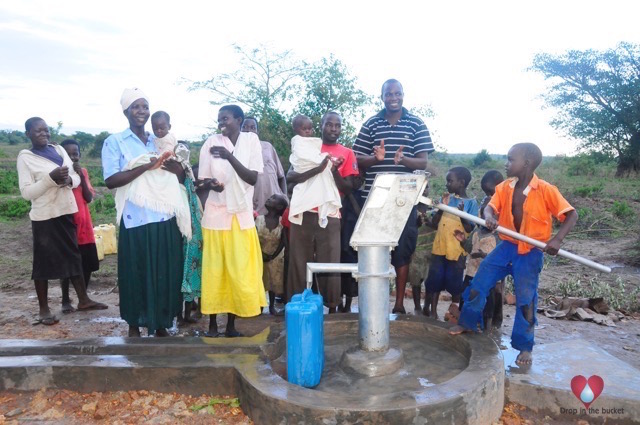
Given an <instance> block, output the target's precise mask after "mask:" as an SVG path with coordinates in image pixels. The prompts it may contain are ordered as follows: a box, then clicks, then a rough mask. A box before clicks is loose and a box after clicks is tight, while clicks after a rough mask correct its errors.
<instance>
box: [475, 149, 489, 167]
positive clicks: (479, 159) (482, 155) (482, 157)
mask: <svg viewBox="0 0 640 425" xmlns="http://www.w3.org/2000/svg"><path fill="white" fill-rule="evenodd" d="M487 162H491V155H489V152H488V151H487V150H486V149H482V150H481V151H480V152H478V154H477V155H476V156H475V157H474V158H473V165H474V166H476V167H479V166H481V165H482V164H486V163H487Z"/></svg>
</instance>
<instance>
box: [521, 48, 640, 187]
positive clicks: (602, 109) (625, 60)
mask: <svg viewBox="0 0 640 425" xmlns="http://www.w3.org/2000/svg"><path fill="white" fill-rule="evenodd" d="M530 69H531V70H533V71H536V72H539V73H541V74H542V75H543V76H544V77H545V79H546V80H549V81H550V82H551V84H550V87H549V88H548V91H547V93H545V94H544V95H543V98H544V100H545V102H546V103H547V105H549V106H551V107H553V108H556V109H557V111H558V113H557V115H556V117H555V118H554V119H553V120H552V121H551V125H552V126H554V127H555V128H556V129H558V130H560V131H562V132H563V133H565V134H566V135H568V136H570V137H573V138H575V139H577V140H579V141H580V148H581V149H582V150H585V151H592V152H601V153H603V154H608V155H613V156H614V157H615V158H616V160H617V164H618V168H617V172H616V176H618V177H622V176H625V175H629V173H630V172H632V171H633V172H636V173H638V172H640V46H639V45H635V44H630V43H620V44H618V46H616V48H614V49H608V50H604V51H597V50H569V51H567V52H566V53H564V54H561V55H551V54H547V53H542V54H538V55H536V56H535V58H534V60H533V65H532V66H531V68H530Z"/></svg>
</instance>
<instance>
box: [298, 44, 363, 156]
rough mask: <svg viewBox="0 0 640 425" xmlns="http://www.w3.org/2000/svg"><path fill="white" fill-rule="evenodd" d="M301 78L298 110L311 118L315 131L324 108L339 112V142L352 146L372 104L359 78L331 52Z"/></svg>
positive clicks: (326, 110) (317, 129)
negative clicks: (340, 120)
mask: <svg viewBox="0 0 640 425" xmlns="http://www.w3.org/2000/svg"><path fill="white" fill-rule="evenodd" d="M303 79H304V84H303V89H302V91H301V97H300V99H299V101H298V107H297V112H298V113H301V114H304V115H307V116H308V117H310V118H311V120H312V121H313V123H314V126H315V128H316V131H317V132H318V134H320V133H319V132H320V120H321V119H322V116H323V115H324V114H325V113H326V112H329V111H336V112H338V113H340V114H341V115H342V117H343V123H342V135H341V136H340V142H341V143H342V144H344V145H346V146H351V145H352V144H353V142H354V141H355V138H356V136H357V131H358V129H359V128H360V127H359V126H360V124H361V123H362V122H363V121H364V119H365V118H366V113H367V111H368V109H369V108H370V107H371V106H372V103H373V96H371V95H369V94H367V93H366V92H364V91H363V90H362V89H360V88H359V87H358V79H357V78H356V77H354V76H351V74H350V73H349V70H348V69H347V67H346V65H345V64H344V63H342V62H341V61H340V60H339V59H337V58H335V57H334V56H333V55H331V56H330V57H328V58H322V59H321V60H320V61H318V62H316V63H314V64H313V65H312V66H311V67H309V69H307V70H306V71H305V72H304V74H303ZM356 126H357V127H356Z"/></svg>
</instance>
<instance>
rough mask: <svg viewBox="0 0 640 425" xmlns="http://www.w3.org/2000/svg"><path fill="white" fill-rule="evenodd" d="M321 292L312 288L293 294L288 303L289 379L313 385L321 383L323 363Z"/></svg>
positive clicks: (307, 385)
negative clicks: (312, 290) (318, 292)
mask: <svg viewBox="0 0 640 425" xmlns="http://www.w3.org/2000/svg"><path fill="white" fill-rule="evenodd" d="M322 312H323V309H322V296H321V295H315V294H313V292H311V290H310V289H305V290H304V292H303V293H302V294H298V295H294V296H293V297H292V298H291V301H290V302H289V303H287V305H286V307H285V323H286V328H287V380H288V381H289V382H291V383H292V384H296V385H301V386H303V387H307V388H312V387H315V386H316V385H318V384H319V383H320V377H321V376H322V369H323V367H324V326H323V325H324V318H323V315H322Z"/></svg>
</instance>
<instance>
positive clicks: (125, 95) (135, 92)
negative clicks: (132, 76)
mask: <svg viewBox="0 0 640 425" xmlns="http://www.w3.org/2000/svg"><path fill="white" fill-rule="evenodd" d="M138 99H144V100H146V101H147V102H149V98H148V97H147V95H146V94H144V93H143V92H142V90H140V89H139V88H137V87H134V88H131V89H124V91H123V92H122V96H121V97H120V105H122V110H123V111H126V110H127V108H128V107H129V106H131V104H132V103H133V102H135V101H136V100H138Z"/></svg>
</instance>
